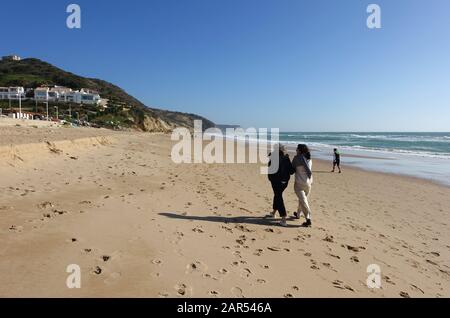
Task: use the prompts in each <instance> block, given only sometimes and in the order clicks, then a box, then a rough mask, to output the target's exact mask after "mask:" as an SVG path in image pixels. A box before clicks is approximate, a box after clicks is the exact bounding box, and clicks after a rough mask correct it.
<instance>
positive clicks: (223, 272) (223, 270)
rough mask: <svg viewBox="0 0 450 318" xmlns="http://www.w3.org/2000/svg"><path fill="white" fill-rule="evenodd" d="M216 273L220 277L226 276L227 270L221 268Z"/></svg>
mask: <svg viewBox="0 0 450 318" xmlns="http://www.w3.org/2000/svg"><path fill="white" fill-rule="evenodd" d="M218 272H219V273H220V274H222V275H225V274H228V270H227V269H226V268H221V269H219V270H218Z"/></svg>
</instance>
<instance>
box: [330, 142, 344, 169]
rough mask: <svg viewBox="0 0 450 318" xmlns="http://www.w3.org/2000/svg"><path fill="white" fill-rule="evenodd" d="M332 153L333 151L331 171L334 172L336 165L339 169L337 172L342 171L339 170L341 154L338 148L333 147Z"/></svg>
mask: <svg viewBox="0 0 450 318" xmlns="http://www.w3.org/2000/svg"><path fill="white" fill-rule="evenodd" d="M333 153H334V159H333V170H332V171H331V172H334V169H335V168H336V166H337V167H338V169H339V173H342V171H341V154H340V153H339V150H337V148H334V150H333Z"/></svg>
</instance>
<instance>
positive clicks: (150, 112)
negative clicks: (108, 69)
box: [0, 58, 214, 132]
mask: <svg viewBox="0 0 450 318" xmlns="http://www.w3.org/2000/svg"><path fill="white" fill-rule="evenodd" d="M41 85H59V86H66V87H70V88H72V89H81V88H88V89H91V90H96V91H98V92H99V93H100V95H101V96H102V98H107V99H109V100H110V102H109V108H108V109H107V110H106V111H103V112H96V111H95V110H92V109H90V112H89V116H90V118H91V119H92V120H93V121H94V122H96V123H97V124H99V125H100V126H108V124H107V123H110V122H113V121H116V122H118V123H120V126H121V127H125V128H135V129H140V130H143V131H151V132H168V131H170V130H172V129H173V128H174V127H180V126H182V127H188V128H192V126H193V120H194V119H201V120H203V128H204V129H206V128H209V127H213V126H214V123H213V122H211V121H209V120H207V119H205V118H203V117H201V116H198V115H194V114H187V113H181V112H172V111H166V110H160V109H155V108H150V107H146V106H145V105H144V104H143V103H141V102H140V101H139V100H138V99H136V98H134V97H133V96H131V95H129V94H127V93H126V92H125V91H124V90H123V89H121V88H120V87H118V86H116V85H113V84H111V83H109V82H106V81H104V80H100V79H95V78H85V77H82V76H78V75H75V74H73V73H70V72H66V71H64V70H62V69H59V68H57V67H55V66H53V65H51V64H49V63H47V62H44V61H41V60H39V59H34V58H28V59H23V60H21V61H3V60H2V61H0V86H24V87H26V88H36V87H38V86H41Z"/></svg>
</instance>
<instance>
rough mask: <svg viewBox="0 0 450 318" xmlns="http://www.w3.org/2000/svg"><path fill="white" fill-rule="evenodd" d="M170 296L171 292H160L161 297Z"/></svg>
mask: <svg viewBox="0 0 450 318" xmlns="http://www.w3.org/2000/svg"><path fill="white" fill-rule="evenodd" d="M169 296H170V294H169V293H168V292H159V293H158V297H160V298H167V297H169Z"/></svg>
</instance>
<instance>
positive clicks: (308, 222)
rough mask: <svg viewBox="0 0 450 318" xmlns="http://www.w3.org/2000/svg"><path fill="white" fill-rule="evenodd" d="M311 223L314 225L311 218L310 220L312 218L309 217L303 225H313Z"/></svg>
mask: <svg viewBox="0 0 450 318" xmlns="http://www.w3.org/2000/svg"><path fill="white" fill-rule="evenodd" d="M311 225H312V224H311V220H310V219H307V220H306V222H304V223H303V224H302V226H303V227H311Z"/></svg>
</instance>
